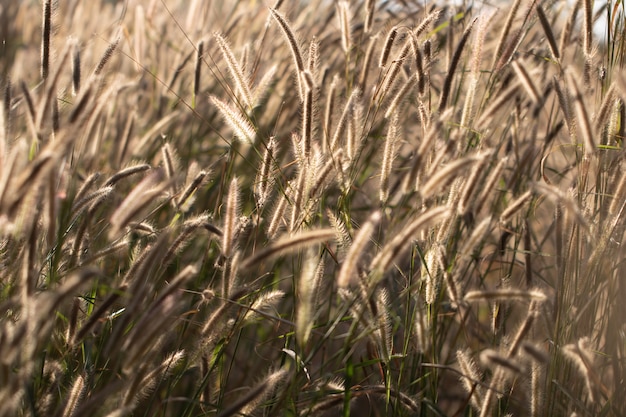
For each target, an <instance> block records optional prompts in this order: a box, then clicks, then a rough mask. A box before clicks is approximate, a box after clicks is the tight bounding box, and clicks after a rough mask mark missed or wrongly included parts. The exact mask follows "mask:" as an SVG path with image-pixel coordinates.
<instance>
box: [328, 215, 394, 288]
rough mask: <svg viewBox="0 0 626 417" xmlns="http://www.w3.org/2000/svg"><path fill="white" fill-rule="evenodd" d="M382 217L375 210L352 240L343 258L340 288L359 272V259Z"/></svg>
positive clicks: (350, 281)
mask: <svg viewBox="0 0 626 417" xmlns="http://www.w3.org/2000/svg"><path fill="white" fill-rule="evenodd" d="M381 217H382V215H381V213H380V212H378V211H377V212H374V213H373V214H372V215H371V216H370V217H369V219H367V222H366V223H365V224H364V225H363V226H362V227H361V229H360V230H359V232H358V233H357V235H356V236H355V237H354V239H353V240H352V245H351V246H350V249H349V250H348V253H347V254H346V258H345V259H344V260H343V263H342V265H341V269H340V270H339V275H337V286H338V287H339V288H346V287H347V286H348V285H350V284H351V283H352V282H353V279H354V277H355V276H356V275H357V273H358V269H359V259H360V258H361V255H362V254H363V252H364V249H365V246H366V245H367V243H368V242H369V240H370V238H371V236H372V233H373V232H374V228H375V227H376V226H377V225H378V222H380V219H381ZM333 235H334V233H333Z"/></svg>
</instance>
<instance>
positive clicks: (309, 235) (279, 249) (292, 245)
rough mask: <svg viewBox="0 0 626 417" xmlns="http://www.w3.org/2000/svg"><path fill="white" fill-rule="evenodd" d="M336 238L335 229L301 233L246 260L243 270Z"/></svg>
mask: <svg viewBox="0 0 626 417" xmlns="http://www.w3.org/2000/svg"><path fill="white" fill-rule="evenodd" d="M334 236H335V231H334V230H333V229H319V230H310V231H307V232H301V233H299V234H295V235H293V236H287V237H283V238H281V239H279V240H277V241H276V242H274V243H272V244H271V245H269V246H268V247H266V248H265V249H262V250H259V251H258V252H257V253H255V254H254V255H253V256H251V257H249V258H247V259H245V260H244V261H243V263H242V265H241V268H242V269H249V268H251V267H253V266H255V265H257V264H258V263H260V262H261V261H263V260H265V259H268V258H271V257H273V256H276V255H278V254H280V253H283V252H293V251H296V250H298V249H300V248H302V247H306V246H311V245H314V244H316V243H320V242H324V241H327V240H329V239H332V238H333V237H334Z"/></svg>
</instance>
